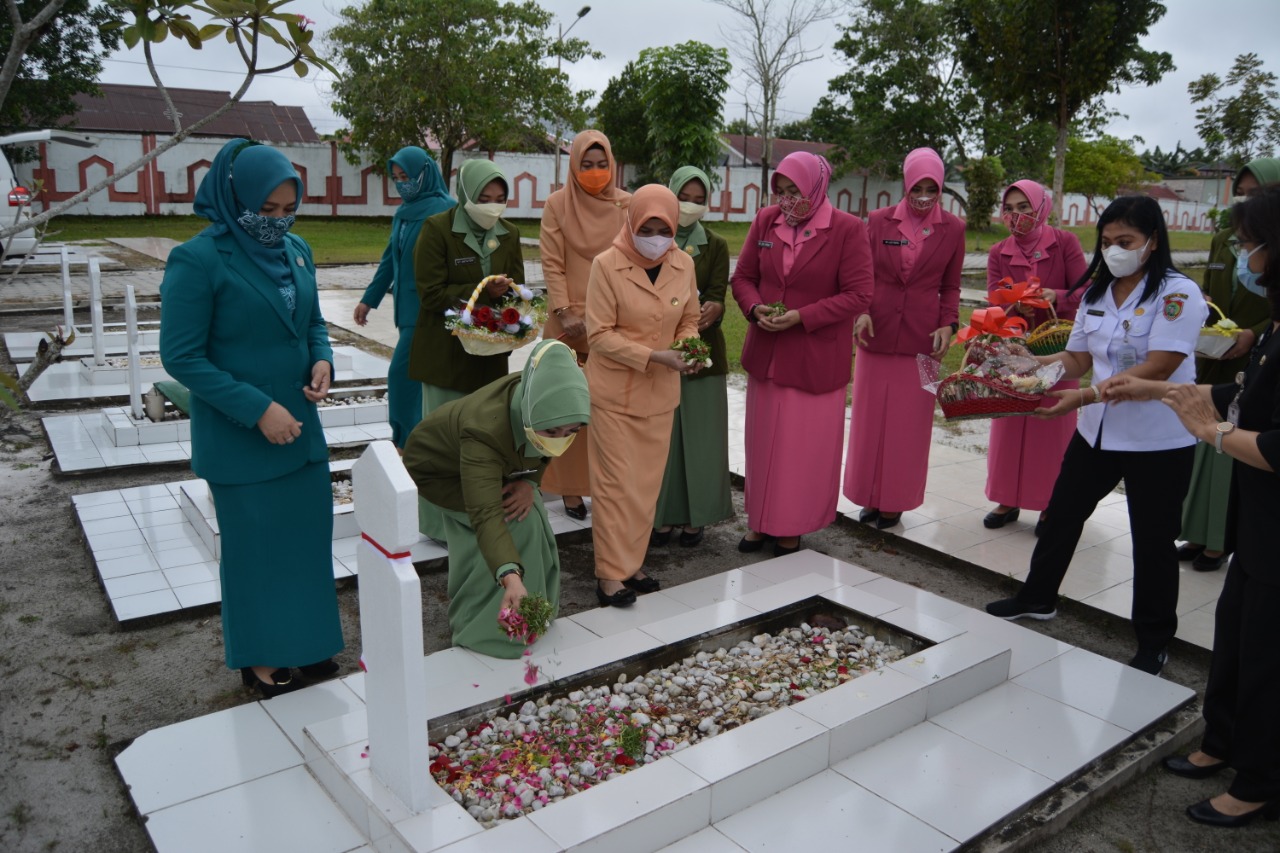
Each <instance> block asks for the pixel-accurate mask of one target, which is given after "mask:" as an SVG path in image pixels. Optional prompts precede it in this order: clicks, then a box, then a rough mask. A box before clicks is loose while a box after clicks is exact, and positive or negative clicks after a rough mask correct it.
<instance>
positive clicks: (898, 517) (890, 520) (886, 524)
mask: <svg viewBox="0 0 1280 853" xmlns="http://www.w3.org/2000/svg"><path fill="white" fill-rule="evenodd" d="M900 521H902V513H900V512H895V513H894V514H893V515H885V514H884V513H881V514H880V517H879V518H877V519H876V527H877V528H879V529H880V530H888V529H889V528H890V527H896V526H897V525H898V522H900Z"/></svg>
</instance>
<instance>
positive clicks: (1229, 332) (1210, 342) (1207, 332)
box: [1196, 302, 1240, 358]
mask: <svg viewBox="0 0 1280 853" xmlns="http://www.w3.org/2000/svg"><path fill="white" fill-rule="evenodd" d="M1209 307H1210V308H1212V309H1213V310H1214V311H1217V312H1218V318H1219V319H1218V322H1219V323H1220V322H1222V321H1223V320H1226V319H1227V315H1225V314H1223V313H1222V309H1221V308H1219V307H1218V306H1217V305H1214V304H1213V303H1212V302H1210V303H1209ZM1238 337H1240V330H1239V329H1222V328H1219V327H1218V325H1217V324H1214V325H1212V326H1205V327H1204V328H1203V329H1201V330H1200V337H1199V338H1198V339H1197V340H1196V355H1202V356H1204V357H1205V358H1222V357H1223V356H1224V355H1226V353H1227V350H1229V349H1231V348H1232V347H1233V346H1235V345H1236V338H1238Z"/></svg>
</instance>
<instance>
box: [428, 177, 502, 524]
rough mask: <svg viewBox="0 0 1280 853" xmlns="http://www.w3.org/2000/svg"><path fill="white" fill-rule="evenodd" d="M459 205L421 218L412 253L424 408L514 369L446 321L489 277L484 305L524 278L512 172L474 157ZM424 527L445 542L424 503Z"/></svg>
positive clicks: (461, 185)
mask: <svg viewBox="0 0 1280 853" xmlns="http://www.w3.org/2000/svg"><path fill="white" fill-rule="evenodd" d="M458 199H459V204H458V206H457V207H456V208H454V209H453V210H446V211H444V212H443V213H437V214H436V215H435V216H432V217H430V218H428V219H427V221H426V222H425V223H423V225H422V233H421V234H420V235H419V237H418V245H417V247H416V249H415V250H414V253H413V271H414V277H415V278H416V280H417V284H418V303H419V307H418V323H417V326H416V327H415V328H414V332H413V347H412V349H411V350H410V352H409V378H410V379H415V380H417V381H419V382H421V383H422V415H423V417H426V416H427V415H429V414H430V413H431V412H434V411H435V410H436V409H438V408H440V407H441V406H443V405H444V404H445V403H448V402H449V401H451V400H457V399H459V398H460V397H464V396H466V395H467V394H470V393H471V392H472V391H475V390H476V389H478V388H483V387H484V386H485V385H488V384H489V383H490V382H493V381H494V380H495V379H500V378H501V377H503V376H506V375H507V354H506V353H502V354H501V355H484V356H480V355H468V354H467V352H466V350H464V349H463V348H462V344H461V343H459V341H458V339H457V338H456V337H454V336H453V334H452V333H451V332H450V331H449V330H448V329H446V328H445V326H444V323H445V312H446V311H449V310H451V309H457V308H459V307H461V305H462V304H463V303H465V302H466V301H467V300H468V299H470V298H471V293H472V291H473V290H475V287H476V285H477V284H479V283H480V282H481V280H483V279H484V278H486V277H487V276H491V275H492V276H499V277H498V278H495V279H494V280H493V281H491V282H490V283H489V284H488V285H486V287H485V290H484V291H483V292H482V293H481V295H480V298H479V299H477V300H476V304H477V305H489V306H492V305H495V304H497V303H498V302H499V301H500V300H501V299H502V298H503V297H504V296H505V295H506V293H507V291H508V290H510V289H511V285H512V284H513V283H522V282H524V259H523V258H522V257H521V254H520V232H519V231H518V230H517V229H516V227H515V226H514V225H512V224H511V223H509V222H507V221H506V220H505V219H502V218H501V216H502V212H503V211H504V210H505V209H506V205H507V179H506V177H505V176H504V175H503V174H502V170H501V169H499V168H498V167H497V166H495V165H494V164H493V163H491V162H490V161H488V160H468V161H467V162H465V163H463V164H462V168H461V169H459V170H458ZM420 524H421V530H422V532H423V533H425V534H426V535H427V536H430V537H431V538H432V539H435V540H437V541H441V542H443V541H444V540H445V535H444V522H443V521H442V520H441V518H440V515H439V513H438V512H437V511H435V510H434V509H433V508H431V507H429V506H425V505H424V506H423V508H422V512H421V515H420Z"/></svg>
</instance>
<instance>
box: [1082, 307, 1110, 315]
mask: <svg viewBox="0 0 1280 853" xmlns="http://www.w3.org/2000/svg"><path fill="white" fill-rule="evenodd" d="M1085 313H1087V314H1088V315H1089V316H1090V317H1105V316H1107V312H1106V311H1103V310H1102V309H1101V308H1090V309H1089V310H1088V311H1087V312H1085Z"/></svg>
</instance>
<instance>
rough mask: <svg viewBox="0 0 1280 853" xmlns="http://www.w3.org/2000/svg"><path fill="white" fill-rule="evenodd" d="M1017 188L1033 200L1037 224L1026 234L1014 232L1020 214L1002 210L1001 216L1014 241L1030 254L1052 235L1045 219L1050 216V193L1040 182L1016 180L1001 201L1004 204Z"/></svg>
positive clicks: (1001, 197) (1028, 199)
mask: <svg viewBox="0 0 1280 853" xmlns="http://www.w3.org/2000/svg"><path fill="white" fill-rule="evenodd" d="M1013 190H1017V191H1018V192H1020V193H1022V194H1023V195H1025V196H1026V197H1027V201H1029V202H1031V207H1032V208H1033V209H1034V210H1035V213H1034V214H1033V215H1034V217H1035V224H1034V225H1032V226H1031V228H1030V229H1028V230H1027V232H1026V233H1025V234H1016V233H1014V230H1013V226H1014V225H1015V224H1016V223H1017V220H1018V218H1019V216H1018V214H1012V215H1009V214H1005V213H1004V212H1001V214H1000V218H1001V220H1003V221H1004V224H1005V227H1006V228H1008V229H1009V233H1010V234H1011V235H1013V239H1014V242H1016V243H1017V244H1018V248H1020V249H1022V251H1024V252H1026V253H1028V254H1030V253H1031V252H1034V251H1035V250H1036V249H1038V248H1041V246H1040V244H1041V242H1043V241H1044V240H1045V239H1046V238H1048V237H1051V236H1052V235H1051V234H1050V233H1049V231H1050V229H1048V228H1045V227H1044V223H1045V220H1047V219H1048V218H1049V193H1048V192H1047V191H1046V190H1045V188H1044V187H1042V186H1041V185H1040V184H1038V183H1036V182H1035V181H1031V180H1022V181H1014V182H1013V183H1012V184H1010V185H1009V186H1008V188H1007V189H1006V190H1005V191H1004V195H1002V196H1000V203H1001V204H1002V205H1003V204H1004V200H1005V199H1006V198H1008V196H1009V193H1010V192H1012V191H1013Z"/></svg>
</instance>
